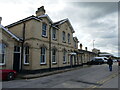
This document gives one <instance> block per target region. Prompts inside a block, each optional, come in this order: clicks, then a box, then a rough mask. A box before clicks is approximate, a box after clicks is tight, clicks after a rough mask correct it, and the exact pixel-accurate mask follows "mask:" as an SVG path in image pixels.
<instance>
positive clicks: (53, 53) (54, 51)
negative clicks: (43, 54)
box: [52, 49, 56, 63]
mask: <svg viewBox="0 0 120 90" xmlns="http://www.w3.org/2000/svg"><path fill="white" fill-rule="evenodd" d="M52 63H56V50H55V49H53V50H52Z"/></svg>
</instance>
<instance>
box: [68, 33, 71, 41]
mask: <svg viewBox="0 0 120 90" xmlns="http://www.w3.org/2000/svg"><path fill="white" fill-rule="evenodd" d="M68 43H71V40H70V34H69V33H68Z"/></svg>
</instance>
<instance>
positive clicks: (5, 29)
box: [0, 24, 21, 42]
mask: <svg viewBox="0 0 120 90" xmlns="http://www.w3.org/2000/svg"><path fill="white" fill-rule="evenodd" d="M0 27H1V28H2V29H3V30H4V31H5V32H7V33H8V34H9V35H11V36H12V37H13V38H14V39H16V40H17V41H20V42H21V39H20V38H18V37H17V36H15V35H14V34H13V33H11V32H10V31H9V30H8V29H7V28H5V27H4V26H2V25H1V24H0Z"/></svg>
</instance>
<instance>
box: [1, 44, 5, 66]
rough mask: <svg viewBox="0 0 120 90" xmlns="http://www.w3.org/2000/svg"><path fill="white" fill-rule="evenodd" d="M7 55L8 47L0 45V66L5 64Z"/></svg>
mask: <svg viewBox="0 0 120 90" xmlns="http://www.w3.org/2000/svg"><path fill="white" fill-rule="evenodd" d="M5 53H6V45H5V44H3V43H1V44H0V65H4V64H5Z"/></svg>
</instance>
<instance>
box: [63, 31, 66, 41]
mask: <svg viewBox="0 0 120 90" xmlns="http://www.w3.org/2000/svg"><path fill="white" fill-rule="evenodd" d="M62 41H63V42H65V41H66V36H65V32H64V31H63V32H62Z"/></svg>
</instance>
